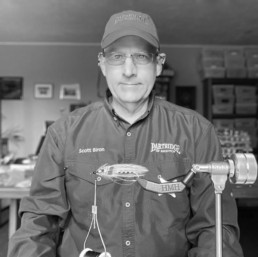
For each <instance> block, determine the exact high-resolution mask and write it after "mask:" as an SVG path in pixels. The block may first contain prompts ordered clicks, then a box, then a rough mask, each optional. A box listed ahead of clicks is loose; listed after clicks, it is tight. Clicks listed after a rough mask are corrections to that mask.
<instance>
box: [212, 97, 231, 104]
mask: <svg viewBox="0 0 258 257" xmlns="http://www.w3.org/2000/svg"><path fill="white" fill-rule="evenodd" d="M213 99H214V104H215V105H220V104H231V105H233V104H234V102H235V96H234V95H230V96H227V95H214V96H213Z"/></svg>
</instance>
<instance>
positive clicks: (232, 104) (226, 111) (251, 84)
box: [203, 78, 258, 154]
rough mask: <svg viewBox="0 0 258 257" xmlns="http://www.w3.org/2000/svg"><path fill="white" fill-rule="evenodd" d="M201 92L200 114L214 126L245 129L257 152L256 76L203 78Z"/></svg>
mask: <svg viewBox="0 0 258 257" xmlns="http://www.w3.org/2000/svg"><path fill="white" fill-rule="evenodd" d="M203 94H204V95H203V99H204V101H203V103H204V108H203V109H204V116H205V117H206V118H208V119H209V120H210V121H211V122H213V124H214V125H215V127H217V128H224V129H231V130H239V131H245V132H247V133H248V135H249V136H250V141H251V146H252V148H253V152H254V153H255V154H257V152H258V151H257V145H258V140H257V138H258V118H257V113H258V110H257V106H258V100H257V99H258V97H257V94H258V79H249V78H207V79H204V80H203Z"/></svg>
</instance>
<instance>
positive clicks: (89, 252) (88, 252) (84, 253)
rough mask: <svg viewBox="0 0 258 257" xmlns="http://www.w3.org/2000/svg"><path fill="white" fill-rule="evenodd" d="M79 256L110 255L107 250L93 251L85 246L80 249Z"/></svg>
mask: <svg viewBox="0 0 258 257" xmlns="http://www.w3.org/2000/svg"><path fill="white" fill-rule="evenodd" d="M79 257H111V254H110V253H108V252H102V253H100V252H95V251H93V250H92V249H90V248H85V249H83V250H82V252H81V253H80V255H79Z"/></svg>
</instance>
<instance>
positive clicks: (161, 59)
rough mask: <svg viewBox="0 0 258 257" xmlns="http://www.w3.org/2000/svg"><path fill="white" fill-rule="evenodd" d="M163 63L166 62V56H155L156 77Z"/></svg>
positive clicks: (162, 54)
mask: <svg viewBox="0 0 258 257" xmlns="http://www.w3.org/2000/svg"><path fill="white" fill-rule="evenodd" d="M165 61H166V54H164V53H160V54H158V56H157V69H156V76H157V77H158V76H159V75H160V74H161V72H162V70H163V65H164V63H165Z"/></svg>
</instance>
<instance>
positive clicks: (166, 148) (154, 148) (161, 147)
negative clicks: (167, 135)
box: [151, 143, 181, 154]
mask: <svg viewBox="0 0 258 257" xmlns="http://www.w3.org/2000/svg"><path fill="white" fill-rule="evenodd" d="M151 152H157V153H159V152H161V153H167V152H171V153H178V154H181V151H180V145H177V144H168V143H162V144H161V143H151Z"/></svg>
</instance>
